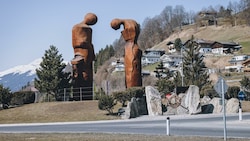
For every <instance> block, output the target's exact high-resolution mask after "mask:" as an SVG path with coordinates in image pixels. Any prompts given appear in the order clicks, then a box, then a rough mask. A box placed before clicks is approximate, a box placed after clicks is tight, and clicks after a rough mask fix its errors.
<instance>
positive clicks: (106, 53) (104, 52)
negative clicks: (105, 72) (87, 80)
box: [94, 45, 115, 72]
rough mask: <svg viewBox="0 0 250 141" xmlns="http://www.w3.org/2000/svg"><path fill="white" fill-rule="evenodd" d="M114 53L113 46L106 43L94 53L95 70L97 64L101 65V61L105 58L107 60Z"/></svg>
mask: <svg viewBox="0 0 250 141" xmlns="http://www.w3.org/2000/svg"><path fill="white" fill-rule="evenodd" d="M114 54H115V51H114V48H113V46H112V45H110V46H108V45H106V47H105V49H101V50H100V51H99V52H98V53H97V54H96V62H95V66H94V67H95V68H94V70H95V72H96V71H97V68H98V66H101V65H103V63H104V62H105V61H107V60H109V59H110V58H111V57H113V56H114Z"/></svg>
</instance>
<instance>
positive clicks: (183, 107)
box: [177, 93, 189, 115]
mask: <svg viewBox="0 0 250 141" xmlns="http://www.w3.org/2000/svg"><path fill="white" fill-rule="evenodd" d="M178 97H179V98H180V99H181V103H180V105H179V106H178V107H177V115H183V114H188V113H189V110H188V108H187V107H186V104H185V101H186V94H184V93H180V94H179V95H178Z"/></svg>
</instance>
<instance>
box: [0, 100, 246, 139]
mask: <svg viewBox="0 0 250 141" xmlns="http://www.w3.org/2000/svg"><path fill="white" fill-rule="evenodd" d="M120 106H121V105H117V106H116V107H115V109H114V111H117V109H118V108H119V107H120ZM242 106H243V112H250V102H249V101H244V102H243V104H242ZM119 118H120V117H118V116H109V115H107V112H106V111H101V110H99V109H98V101H83V102H48V103H35V104H28V105H24V106H22V107H17V108H12V109H7V110H0V123H1V124H3V123H28V122H29V123H34V122H69V121H94V120H111V119H119ZM27 140H35V141H48V140H50V141H68V140H74V141H125V140H131V141H145V140H146V141H149V140H150V141H165V140H171V141H177V140H178V141H201V140H202V141H223V138H213V137H186V136H180V137H177V136H164V135H161V136H159V135H136V134H133V135H131V134H130V135H127V134H101V133H95V134H91V133H82V134H80V133H63V134H57V133H51V134H49V133H46V134H4V133H1V134H0V141H27ZM228 140H229V141H230V140H232V141H246V140H249V139H228Z"/></svg>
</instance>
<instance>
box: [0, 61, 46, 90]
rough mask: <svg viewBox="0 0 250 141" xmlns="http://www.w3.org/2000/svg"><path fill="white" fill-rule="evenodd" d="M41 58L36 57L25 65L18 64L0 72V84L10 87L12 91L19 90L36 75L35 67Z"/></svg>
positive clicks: (38, 64)
mask: <svg viewBox="0 0 250 141" xmlns="http://www.w3.org/2000/svg"><path fill="white" fill-rule="evenodd" d="M41 61H42V59H41V58H39V59H36V60H34V61H33V62H31V63H29V64H27V65H19V66H16V67H13V68H10V69H8V70H5V71H2V72H0V84H3V86H4V87H8V88H10V90H11V91H12V92H15V91H18V90H20V89H21V88H22V87H23V86H25V85H27V83H28V82H31V81H33V80H34V79H35V77H36V69H37V68H39V66H40V63H41Z"/></svg>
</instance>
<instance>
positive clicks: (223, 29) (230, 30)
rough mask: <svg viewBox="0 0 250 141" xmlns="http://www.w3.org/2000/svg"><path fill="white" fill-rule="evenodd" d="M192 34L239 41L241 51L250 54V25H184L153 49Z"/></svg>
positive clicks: (218, 39) (202, 37)
mask: <svg viewBox="0 0 250 141" xmlns="http://www.w3.org/2000/svg"><path fill="white" fill-rule="evenodd" d="M192 35H194V37H195V38H198V39H204V40H211V41H221V42H222V41H226V42H229V41H234V42H239V43H240V44H241V45H242V46H243V50H242V53H244V54H250V26H243V25H241V26H234V27H232V26H229V25H222V26H207V27H196V26H195V25H188V26H184V27H183V29H182V30H181V31H180V30H176V31H175V32H174V33H173V34H172V35H171V36H170V37H169V38H167V39H166V40H164V41H163V42H161V43H160V44H157V45H155V46H154V47H153V48H155V49H166V44H167V43H168V42H169V41H175V39H176V38H180V39H181V40H182V41H183V42H185V41H186V40H188V39H190V38H191V36H192Z"/></svg>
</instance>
